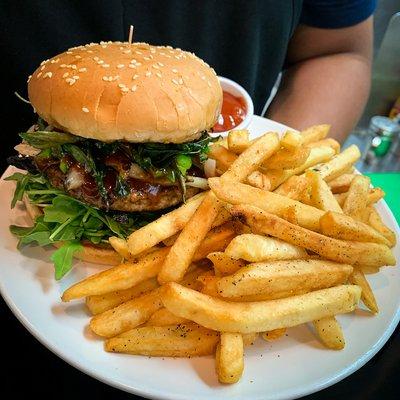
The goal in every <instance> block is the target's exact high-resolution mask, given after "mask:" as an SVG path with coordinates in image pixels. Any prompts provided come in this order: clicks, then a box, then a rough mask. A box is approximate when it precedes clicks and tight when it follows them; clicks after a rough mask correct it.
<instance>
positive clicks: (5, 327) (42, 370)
mask: <svg viewBox="0 0 400 400" xmlns="http://www.w3.org/2000/svg"><path fill="white" fill-rule="evenodd" d="M0 315H1V316H2V317H1V329H2V338H3V340H2V346H1V352H2V357H1V359H2V363H3V367H5V369H3V371H5V372H3V377H2V380H1V381H2V382H1V383H2V392H3V393H13V398H18V399H19V398H28V397H29V398H36V396H38V397H39V398H40V399H41V400H45V399H56V400H63V399H68V400H70V399H74V398H76V399H84V398H88V399H98V400H102V399H104V400H106V399H107V400H125V399H130V400H132V399H139V398H140V397H139V396H134V395H131V394H128V393H125V392H122V391H120V390H118V389H114V388H112V387H110V386H107V385H105V384H104V383H101V382H99V381H97V380H95V379H93V378H91V377H89V376H87V375H85V374H83V373H82V372H80V371H78V370H77V369H75V368H74V367H72V366H70V365H68V364H67V363H66V362H65V361H63V360H61V359H60V358H58V357H57V356H56V355H54V354H53V353H51V352H50V351H49V350H47V349H46V348H45V347H44V346H43V345H42V344H40V343H39V342H38V341H37V340H36V339H35V338H34V337H33V336H31V334H30V333H29V332H28V331H27V330H26V329H25V328H24V327H23V326H22V325H21V324H20V322H19V321H18V320H17V319H16V318H15V317H14V316H13V314H12V313H11V311H10V310H9V308H8V307H7V305H6V304H5V303H4V301H3V300H2V299H1V297H0ZM399 333H400V330H399V328H397V329H396V331H395V332H394V334H393V335H392V337H391V338H390V339H389V341H388V342H387V343H386V345H385V346H384V347H383V349H382V350H381V351H380V352H379V353H378V354H377V355H376V356H375V357H374V358H373V359H372V360H371V361H369V362H368V363H367V364H366V365H365V366H364V367H362V368H361V369H360V370H358V371H357V372H355V373H354V374H353V375H351V376H349V377H348V378H346V379H344V380H343V381H341V382H339V383H337V384H336V385H334V386H332V387H330V388H328V389H325V390H323V391H321V392H319V393H315V394H313V395H310V396H307V397H305V398H304V399H307V400H321V399H324V400H325V399H343V400H368V399H371V400H372V399H373V400H375V399H385V400H391V399H398V398H399V396H400V385H399V382H398V380H397V379H400V362H399V361H400V334H399ZM60 334H61V335H62V332H60ZM360 340H362V338H360ZM305 367H306V363H305ZM267 373H268V372H266V374H267ZM266 384H267V380H266ZM188 399H190V397H189V396H188Z"/></svg>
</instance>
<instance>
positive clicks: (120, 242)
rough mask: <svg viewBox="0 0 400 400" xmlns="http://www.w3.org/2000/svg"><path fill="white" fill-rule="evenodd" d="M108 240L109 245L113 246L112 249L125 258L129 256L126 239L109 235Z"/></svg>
mask: <svg viewBox="0 0 400 400" xmlns="http://www.w3.org/2000/svg"><path fill="white" fill-rule="evenodd" d="M108 241H109V243H110V245H111V246H112V247H113V249H114V250H115V251H116V252H117V253H118V254H120V255H121V256H122V257H123V258H124V259H125V260H126V259H128V258H129V257H130V254H129V250H128V245H127V243H126V240H124V239H121V238H119V237H116V236H111V237H110V238H108Z"/></svg>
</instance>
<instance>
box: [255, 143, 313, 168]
mask: <svg viewBox="0 0 400 400" xmlns="http://www.w3.org/2000/svg"><path fill="white" fill-rule="evenodd" d="M309 155H310V148H308V147H305V146H300V147H297V148H296V149H295V150H287V149H280V150H278V151H277V152H276V153H275V154H274V155H273V156H271V157H270V158H269V159H268V160H267V161H265V162H264V163H263V164H262V166H261V168H262V170H263V169H291V168H297V167H299V166H301V165H303V164H304V163H305V162H306V161H307V158H308V156H309Z"/></svg>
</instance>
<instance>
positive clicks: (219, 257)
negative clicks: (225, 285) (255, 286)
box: [207, 251, 246, 276]
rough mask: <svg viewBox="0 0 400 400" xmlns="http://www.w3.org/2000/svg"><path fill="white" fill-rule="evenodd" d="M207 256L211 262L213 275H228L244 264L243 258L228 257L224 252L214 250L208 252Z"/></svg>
mask: <svg viewBox="0 0 400 400" xmlns="http://www.w3.org/2000/svg"><path fill="white" fill-rule="evenodd" d="M207 258H208V259H209V260H210V261H211V262H212V263H213V265H214V270H215V275H217V276H224V275H230V274H233V273H234V272H236V271H237V270H239V269H240V268H242V267H244V266H245V265H246V262H245V261H243V260H238V259H235V258H232V257H230V256H229V255H227V254H226V253H222V252H220V251H215V252H213V253H210V254H209V255H208V256H207Z"/></svg>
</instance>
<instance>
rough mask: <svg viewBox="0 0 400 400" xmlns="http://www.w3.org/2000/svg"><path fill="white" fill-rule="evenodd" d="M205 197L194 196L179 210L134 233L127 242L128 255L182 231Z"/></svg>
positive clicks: (202, 194) (200, 195)
mask: <svg viewBox="0 0 400 400" xmlns="http://www.w3.org/2000/svg"><path fill="white" fill-rule="evenodd" d="M205 195H206V194H205V193H200V194H198V195H196V196H195V197H193V198H191V199H189V200H188V201H187V202H186V203H185V204H183V205H182V206H180V207H179V208H177V209H175V210H173V211H171V212H169V213H167V214H164V215H163V216H161V217H160V218H158V219H156V220H155V221H153V222H150V223H149V224H147V225H145V226H143V227H142V228H140V229H138V230H136V231H134V232H133V233H132V234H131V235H129V237H128V241H127V244H128V251H129V253H130V255H131V256H135V255H137V254H140V253H142V252H143V251H145V250H147V249H149V248H151V247H153V246H155V245H156V244H158V243H160V242H161V241H163V240H164V239H167V238H169V237H171V236H173V235H175V234H176V233H177V232H179V231H180V230H182V228H183V227H184V226H185V225H186V224H187V222H188V221H189V219H190V218H191V216H192V215H193V214H194V212H195V211H196V209H197V208H198V207H199V205H200V204H201V202H202V201H203V199H204V197H205Z"/></svg>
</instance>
